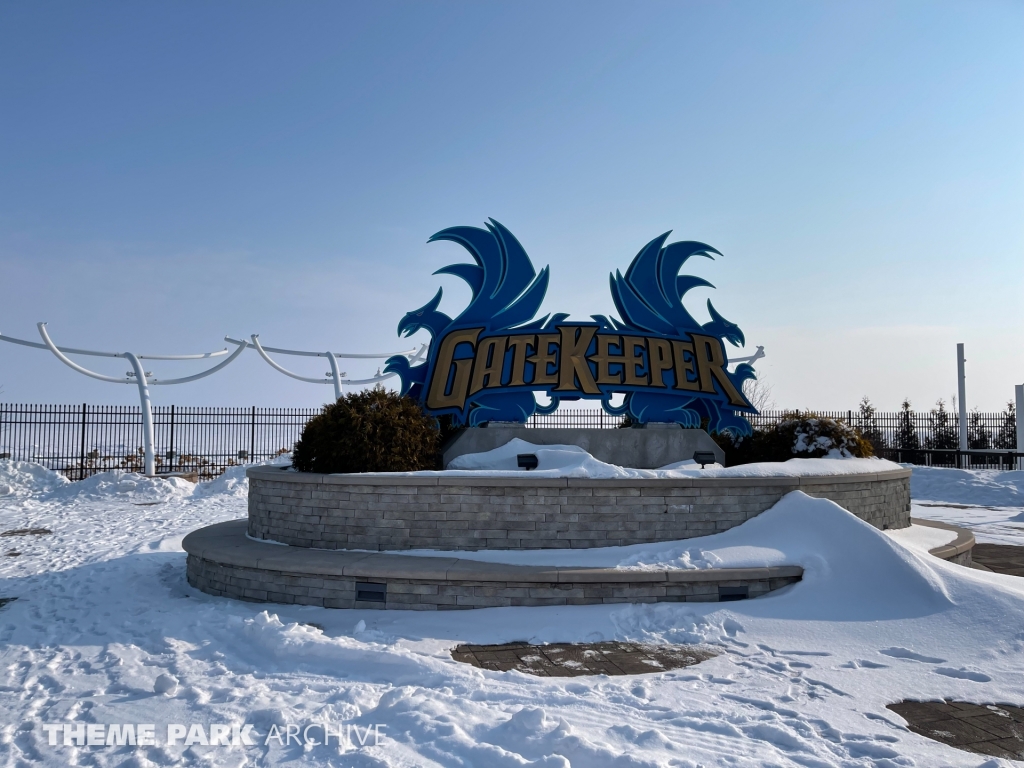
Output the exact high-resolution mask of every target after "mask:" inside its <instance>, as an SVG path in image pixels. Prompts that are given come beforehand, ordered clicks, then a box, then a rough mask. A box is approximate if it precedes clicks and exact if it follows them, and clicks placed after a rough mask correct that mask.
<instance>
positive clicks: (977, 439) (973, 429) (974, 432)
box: [967, 408, 992, 451]
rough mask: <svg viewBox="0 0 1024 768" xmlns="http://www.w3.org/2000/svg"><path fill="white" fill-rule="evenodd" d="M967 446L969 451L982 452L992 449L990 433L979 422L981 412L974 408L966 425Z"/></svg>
mask: <svg viewBox="0 0 1024 768" xmlns="http://www.w3.org/2000/svg"><path fill="white" fill-rule="evenodd" d="M967 445H968V447H969V448H970V449H971V450H974V451H984V450H986V449H987V448H991V447H992V433H991V432H990V431H989V429H988V427H986V426H985V425H984V424H983V423H982V421H981V412H980V411H979V410H978V409H977V408H975V409H974V410H973V411H971V418H970V420H969V422H968V424H967Z"/></svg>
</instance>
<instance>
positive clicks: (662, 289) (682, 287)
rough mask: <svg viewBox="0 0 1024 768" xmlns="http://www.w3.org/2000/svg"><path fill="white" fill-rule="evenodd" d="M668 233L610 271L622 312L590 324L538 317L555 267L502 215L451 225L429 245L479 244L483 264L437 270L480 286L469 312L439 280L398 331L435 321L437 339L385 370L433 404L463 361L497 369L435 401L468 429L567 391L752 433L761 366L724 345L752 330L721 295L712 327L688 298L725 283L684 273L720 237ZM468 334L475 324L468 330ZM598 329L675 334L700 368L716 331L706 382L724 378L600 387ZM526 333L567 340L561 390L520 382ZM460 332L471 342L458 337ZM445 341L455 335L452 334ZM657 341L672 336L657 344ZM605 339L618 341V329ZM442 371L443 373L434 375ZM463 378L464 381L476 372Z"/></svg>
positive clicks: (647, 417) (649, 416)
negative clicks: (745, 392)
mask: <svg viewBox="0 0 1024 768" xmlns="http://www.w3.org/2000/svg"><path fill="white" fill-rule="evenodd" d="M669 234H670V233H668V232H666V233H665V234H663V235H661V236H660V237H657V238H655V239H654V240H652V241H651V242H650V243H648V244H647V245H646V246H644V248H643V249H642V250H641V251H640V253H638V254H637V256H636V258H634V259H633V262H632V263H631V264H630V266H629V269H627V270H626V274H625V276H623V275H622V274H621V273H620V272H616V273H615V274H614V275H611V293H612V300H613V301H614V303H615V308H616V309H617V310H618V313H619V317H620V318H621V319H619V318H614V317H609V316H606V315H593V316H592V317H593V322H588V323H583V324H580V323H574V322H571V321H567V318H568V315H566V314H563V313H556V314H553V315H550V316H544V317H542V318H540V319H534V318H535V316H536V315H537V313H538V311H539V310H540V306H541V303H542V302H543V300H544V296H545V293H546V292H547V287H548V268H547V267H545V268H544V269H542V270H541V271H540V272H539V273H538V272H537V271H536V270H535V269H534V267H533V263H532V262H531V261H530V258H529V256H527V254H526V251H525V250H524V249H523V247H522V245H520V243H519V241H518V240H516V238H515V236H513V234H512V233H511V232H509V231H508V229H506V228H505V227H504V226H502V225H501V224H500V223H498V222H497V221H495V220H494V219H491V220H490V221H489V222H488V223H487V224H486V229H480V228H477V227H451V228H449V229H444V230H441V231H440V232H438V233H437V234H436V235H434V236H433V237H431V238H430V240H429V241H428V242H434V241H435V240H449V241H452V242H455V243H458V244H459V245H461V246H462V247H463V248H465V249H466V251H468V252H469V254H470V256H472V258H473V261H472V263H464V264H451V265H449V266H446V267H443V268H441V269H439V270H437V272H435V273H434V274H446V275H454V276H456V277H458V278H460V279H461V280H463V281H465V283H466V284H467V285H468V286H469V289H470V291H471V292H472V298H471V300H470V302H469V305H468V306H467V307H466V308H465V309H464V310H463V311H462V313H461V314H460V315H459V316H458V317H456V318H454V319H452V318H451V317H449V316H448V315H446V314H444V313H443V312H441V311H439V310H438V306H439V305H440V303H441V297H442V295H443V291H442V290H441V289H438V291H437V293H436V294H435V295H434V298H432V299H431V300H430V301H429V302H427V303H426V304H425V305H424V306H422V307H420V308H419V309H416V310H413V311H412V312H409V313H408V314H406V315H405V317H403V318H402V320H401V322H400V323H399V324H398V333H399V335H401V336H411V335H412V334H414V333H417V332H418V331H421V330H425V331H426V332H427V333H429V334H430V337H431V344H430V352H429V354H428V356H427V360H426V361H425V362H424V363H422V364H420V365H415V366H414V365H412V364H410V362H409V361H408V359H406V358H405V357H402V356H396V357H392V358H389V359H388V361H387V364H386V367H385V370H386V371H388V372H391V373H397V374H398V375H399V377H400V378H401V381H402V390H401V391H402V394H408V395H410V396H412V397H415V398H417V399H419V400H421V401H424V402H429V401H431V398H430V397H428V393H427V391H426V390H427V388H428V387H431V388H432V387H438V388H439V389H443V390H445V391H447V390H448V389H449V388H450V389H451V391H452V392H453V393H454V392H455V381H456V377H457V376H458V375H459V374H458V371H459V370H460V368H461V369H462V370H463V374H464V376H465V375H468V373H467V372H468V371H469V370H470V369H472V370H473V372H474V373H473V375H474V376H475V375H476V374H477V372H478V371H486V372H487V373H486V374H485V373H481V376H483V375H488V376H490V377H491V378H492V379H495V381H493V382H491V381H490V380H488V381H489V383H488V384H487V386H486V387H485V386H484V385H483V383H482V382H483V379H482V378H481V379H480V383H479V385H478V386H475V387H468V388H466V389H460V390H459V391H460V392H464V393H467V394H466V395H465V399H464V400H462V399H458V401H457V403H456V404H452V403H453V402H454V401H450V400H434V401H433V402H434V403H435V404H436V405H437V407H434V408H431V409H430V410H431V412H433V413H436V414H441V413H448V414H450V415H451V416H452V417H453V419H454V421H455V422H456V423H458V424H468V425H469V426H479V425H480V424H484V423H486V422H490V421H514V422H524V421H526V420H527V419H528V418H529V417H530V416H532V415H533V414H534V413H549V412H551V411H553V410H554V409H555V408H557V407H558V404H559V401H560V400H567V399H572V400H575V399H579V398H580V397H599V398H600V399H601V400H602V404H603V405H604V407H605V409H606V410H607V411H609V412H610V413H613V414H622V415H629V416H630V418H631V419H633V420H634V421H636V422H638V423H641V424H643V423H647V422H675V423H678V424H680V425H682V426H684V427H700V426H701V424H702V423H703V422H705V421H706V423H707V425H708V429H709V430H710V431H719V432H726V431H728V432H733V433H736V434H749V433H750V424H749V423H748V422H747V420H746V419H744V418H743V417H742V416H741V415H739V413H742V412H753V410H754V409H753V408H752V407H751V406H750V403H749V402H748V401H747V400H746V398H745V397H743V396H742V394H741V393H742V386H743V382H744V381H745V380H746V379H749V378H753V377H754V369H753V368H752V367H751V366H750V365H747V364H743V365H739V366H737V368H736V370H735V371H733V372H729V371H727V370H726V368H725V366H726V365H727V364H728V362H727V360H726V359H725V357H724V355H725V353H724V344H720V343H719V341H721V342H726V341H727V342H729V343H731V344H733V345H734V346H742V345H743V344H744V343H745V340H744V336H743V332H742V331H741V330H740V328H739V326H737V325H736V324H735V323H731V322H729V321H728V320H726V319H725V318H724V317H722V315H721V314H719V312H718V311H717V310H716V309H715V307H714V305H712V303H711V302H710V301H708V303H707V308H708V313H709V315H710V317H711V320H710V321H709V322H707V323H704V324H701V323H698V322H697V321H696V320H695V319H694V317H693V316H692V315H691V314H690V313H689V312H688V311H687V310H686V307H685V306H684V305H683V298H684V296H685V295H686V293H687V292H688V291H689V290H691V289H693V288H697V287H710V288H713V287H714V286H712V285H711V283H709V282H707V281H706V280H704V279H703V278H700V277H696V276H693V275H681V274H679V273H680V270H681V269H682V268H683V265H684V264H685V263H686V261H687V260H688V259H689V258H690V257H691V256H703V257H706V258H711V259H713V258H714V255H713V254H718V255H721V254H720V253H719V252H718V251H716V250H715V249H714V248H712V247H711V246H710V245H706V244H705V243H699V242H694V241H683V242H678V243H672V244H670V245H665V241H666V240H667V239H668V236H669ZM567 327H568V328H567ZM459 331H465V333H463V334H461V336H459V335H458V334H457V332H459ZM538 331H544V332H545V333H546V334H548V335H547V336H540V337H538V336H535V335H534V334H536V333H537V332H538ZM584 331H585V332H586V333H587V334H588V336H587V338H588V339H589V341H584V342H574V341H572V340H570V339H569V337H568V336H566V335H565V334H567V333H570V332H572V333H582V332H584ZM598 332H600V333H602V334H604V335H605V336H608V335H612V336H615V337H616V338H618V339H620V341H614V342H611V343H612V344H621V343H622V342H621V338H622V336H621V334H626V335H633V334H636V335H638V336H645V337H647V338H648V339H650V340H651V341H650V344H651V345H652V346H651V349H653V348H654V345H655V344H656V343H657V344H661V345H662V347H665V345H666V344H667V343H669V342H671V343H672V344H676V345H677V347H678V349H677V347H673V350H675V351H673V356H674V357H673V359H674V360H675V359H676V358H677V357H678V358H679V359H680V360H682V361H683V362H687V361H686V360H685V358H684V357H682V356H683V355H685V354H686V352H685V351H679V350H685V349H687V348H688V349H689V350H690V351H689V354H690V355H691V358H692V359H691V360H689V361H688V362H687V364H689V365H690V366H691V367H692V366H693V365H694V364H697V360H696V357H694V355H695V354H696V352H695V349H696V347H695V346H694V345H695V344H696V343H697V342H696V339H695V338H694V335H696V336H697V338H701V337H703V342H702V343H705V342H707V343H710V342H711V341H712V339H710V338H709V337H714V339H713V341H714V343H713V345H712V346H713V347H714V350H715V351H714V353H713V354H714V355H715V356H716V363H717V364H716V365H715V366H714V368H715V371H714V373H715V376H714V377H712V376H706V377H705V379H704V380H705V383H706V382H709V381H711V379H713V378H714V379H715V381H717V383H718V387H717V388H716V387H715V386H713V385H709V386H708V387H703V388H701V389H700V391H695V386H694V382H693V381H691V380H689V379H687V381H689V382H690V386H675V385H676V383H677V382H674V381H673V384H672V386H671V387H666V386H665V385H664V383H663V382H662V383H659V384H658V385H657V386H651V385H652V384H653V378H651V379H650V380H649V381H648V385H649V386H636V385H635V382H634V383H632V384H628V385H626V384H623V383H622V382H621V381H620V382H619V383H617V384H616V383H612V384H607V383H602V384H601V385H600V386H598V385H597V384H596V383H595V382H594V377H593V372H594V369H592V368H590V367H589V366H596V365H597V363H596V362H595V360H596V358H595V359H594V360H592V359H591V356H594V355H595V354H596V349H597V340H598V337H597V335H596V334H597V333H598ZM466 333H468V334H469V335H470V336H472V339H466V338H465V337H466ZM452 334H456V335H452ZM503 336H504V337H507V338H504V339H502V338H500V337H503ZM523 336H526V337H528V338H529V339H530V341H529V342H528V344H530V345H534V346H536V345H537V343H538V341H537V340H538V339H540V338H549V339H550V338H560V339H561V342H551V343H552V344H554V343H558V344H559V350H560V351H559V352H558V354H559V358H558V359H559V361H560V362H557V363H554V365H555V367H556V368H557V369H558V380H559V383H558V386H557V387H553V386H552V385H551V384H549V383H547V384H534V383H533V381H532V380H530V379H529V378H528V377H526V378H525V379H524V378H523V377H522V376H523V375H525V374H522V371H521V375H520V378H519V379H518V385H513V384H512V383H511V382H512V380H513V379H515V378H516V376H514V375H512V374H513V369H514V365H515V364H514V363H513V361H512V357H513V356H512V354H511V351H510V350H511V348H509V350H507V351H506V348H505V344H506V342H507V343H509V344H511V343H512V342H511V341H509V340H510V339H515V338H518V339H520V340H522V338H523ZM460 338H461V339H462V340H459V339H460ZM572 338H576V337H575V336H573V337H572ZM579 338H583V336H580V337H579ZM445 339H448V340H450V341H449V342H444V343H443V340H445ZM488 339H491V340H492V342H491V343H492V346H491V348H492V349H494V348H495V347H494V345H500V349H501V350H503V351H502V352H501V353H500V354H501V357H500V358H494V357H492V358H491V361H490V362H488V361H487V359H486V358H487V356H488V352H487V351H486V349H487V347H486V342H487V340H488ZM658 339H662V340H663V341H657V340H658ZM604 341H605V342H607V341H608V340H607V338H605V339H604ZM467 342H468V343H467ZM446 343H447V344H448V351H447V352H446V353H444V354H445V355H446V357H445V358H444V360H443V362H442V363H441V368H443V369H444V370H441V369H437V370H435V368H436V366H437V365H438V356H439V352H438V349H439V347H443V346H445V344H446ZM521 343H524V344H526V343H527V342H521ZM575 343H582V344H583V346H585V347H586V350H585V351H584V350H583V349H582V348H578V349H576V351H575V352H574V353H572V354H570V355H569V357H565V356H564V355H563V353H562V351H561V348H562V346H564V345H565V344H575ZM647 343H648V342H645V344H647ZM588 344H589V346H587V345H588ZM460 345H461V346H460ZM546 347H547V343H545V353H546V352H548V350H547V348H546ZM719 347H721V350H719ZM523 348H525V347H523ZM460 349H461V351H460ZM645 349H646V347H645ZM705 353H706V350H702V354H705ZM477 354H479V355H481V357H480V358H479V359H476V358H475V357H474V356H475V355H477ZM495 354H497V353H495ZM523 354H525V353H523ZM623 354H624V353H623ZM645 354H646V355H647V362H646V363H645V365H646V367H647V369H648V371H650V370H651V368H652V366H653V363H652V361H651V360H650V359H649V358H650V356H651V355H652V354H653V352H652V351H650V350H648V351H646V352H645ZM707 354H710V353H707ZM535 355H540V352H539V350H537V349H535ZM529 359H530V360H536V359H538V358H537V357H531V358H529ZM662 359H663V358H662ZM518 360H519V363H518V365H519V368H520V369H522V368H523V365H524V363H523V362H522V360H523V358H522V357H519V358H518ZM552 360H553V358H552ZM709 360H710V358H708V360H705V361H704V363H708V362H709ZM569 361H574V362H569ZM548 364H549V363H546V362H545V363H543V364H542V363H539V362H538V363H535V364H534V363H531V365H543V366H544V369H545V371H548V372H547V377H546V380H547V381H548V382H550V381H551V379H550V377H551V376H554V375H555V374H552V373H551V372H550V371H549V370H548V369H547V365H548ZM702 364H703V363H702ZM709 364H710V363H709ZM612 365H617V366H619V369H620V370H622V369H624V367H625V365H626V362H625V358H624V357H622V356H621V355H620V356H619V362H618V363H612ZM567 366H576V367H575V368H572V370H570V371H569V372H568V374H567V375H568V379H565V378H564V376H563V374H566V371H567ZM682 367H683V366H679V367H673V368H672V372H670V373H667V375H668V376H669V377H670V378H673V379H674V376H675V375H677V372H678V371H679V370H681V369H682ZM662 368H664V366H662ZM534 370H535V373H534V379H535V380H536V379H539V378H540V376H539V374H537V373H536V370H537V369H534ZM574 372H575V373H574ZM682 375H683V376H685V375H686V374H685V373H683V374H682ZM435 376H441V377H444V379H443V381H441V380H440V379H439V380H438V381H434V377H435ZM574 376H576V377H578V380H579V381H580V383H579V390H576V389H574V388H573V386H575V385H572V386H566V381H568V382H569V383H570V384H571V383H572V382H573V381H576V380H577V379H574V378H573V377H574ZM652 376H653V374H652ZM716 377H717V378H716ZM584 378H586V379H588V383H589V387H587V386H585V385H584V383H583V381H582V379H584ZM619 378H620V379H622V374H619ZM627 378H628V377H627ZM605 381H606V380H605ZM659 381H660V380H659ZM462 382H463V384H464V383H465V378H463V379H462ZM505 382H508V383H505ZM702 386H703V385H702ZM659 387H660V388H659ZM474 389H475V390H476V391H475V392H474ZM534 390H546V391H547V392H548V394H549V396H550V397H551V402H550V404H549V405H547V406H544V407H540V406H538V404H537V400H536V398H535V396H534ZM583 390H585V391H583ZM431 391H434V390H433V389H432V390H431ZM615 392H625V393H626V396H625V401H624V402H623V404H622V405H621V406H619V407H617V408H616V407H613V406H612V405H611V402H610V399H611V397H612V394H613V393H615ZM730 392H731V393H732V394H731V395H730ZM442 394H443V393H442ZM431 397H432V396H431ZM444 397H445V398H447V397H449V396H448V395H444ZM737 412H739V413H737Z"/></svg>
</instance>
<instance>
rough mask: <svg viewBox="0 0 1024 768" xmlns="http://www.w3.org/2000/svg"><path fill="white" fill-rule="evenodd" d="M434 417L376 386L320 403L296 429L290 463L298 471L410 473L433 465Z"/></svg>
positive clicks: (435, 443)
mask: <svg viewBox="0 0 1024 768" xmlns="http://www.w3.org/2000/svg"><path fill="white" fill-rule="evenodd" d="M439 436H440V433H439V430H438V424H437V420H436V419H434V418H433V417H432V416H428V415H427V414H425V413H424V412H423V409H422V408H421V407H420V405H419V403H418V402H416V401H415V400H413V399H412V398H409V397H401V396H399V395H398V394H396V393H394V392H390V391H388V390H386V389H384V388H383V387H381V386H379V385H378V386H377V387H374V388H373V389H368V390H364V391H363V392H354V393H352V394H349V395H345V396H344V397H342V398H341V399H340V400H338V401H337V402H336V403H332V404H331V405H328V406H325V407H324V410H323V412H322V413H320V414H319V415H317V416H314V417H313V418H312V419H310V420H309V422H308V423H307V424H306V426H305V428H304V429H303V430H302V437H300V438H299V441H298V442H297V443H296V444H295V453H294V454H293V455H292V465H293V466H294V467H295V468H296V469H298V470H299V471H300V472H322V473H325V474H330V473H334V472H412V471H416V470H420V469H435V468H437V466H438V462H439V459H438V445H439V443H438V439H439Z"/></svg>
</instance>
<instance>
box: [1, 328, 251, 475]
mask: <svg viewBox="0 0 1024 768" xmlns="http://www.w3.org/2000/svg"><path fill="white" fill-rule="evenodd" d="M36 328H38V329H39V335H40V337H41V338H42V340H43V343H42V344H40V343H38V342H34V341H26V340H24V339H15V338H14V337H12V336H4V335H3V334H0V341H7V342H10V343H11V344H19V345H21V346H23V347H32V348H34V349H48V350H49V351H50V352H52V353H53V355H54V356H55V357H56V358H57V359H58V360H60V361H61V362H62V363H64V365H66V366H68V367H69V368H71V369H72V370H74V371H77V372H78V373H81V374H82V375H83V376H88V377H90V378H93V379H97V380H99V381H106V382H110V383H112V384H135V385H136V386H137V387H138V389H139V405H140V408H141V411H142V452H143V457H144V462H145V472H146V474H147V475H155V474H156V454H155V452H154V447H153V403H152V400H151V398H150V394H149V385H150V384H153V385H163V386H168V385H171V384H186V383H188V382H190V381H197V380H198V379H202V378H205V377H206V376H209V375H211V374H213V373H216V372H217V371H219V370H221V369H222V368H225V367H226V366H228V365H230V364H231V363H232V362H234V361H235V360H236V359H237V358H238V356H239V355H240V354H242V352H244V351H245V347H244V346H239V347H238V348H237V349H235V351H234V352H232V353H231V354H230V355H229V354H228V350H227V349H222V350H218V351H217V352H202V353H200V354H197V355H136V354H135V353H133V352H101V351H99V350H95V349H75V348H73V347H58V346H57V345H56V344H54V343H53V339H51V338H50V334H49V333H48V332H47V330H46V323H36ZM69 354H71V355H89V356H92V357H117V358H123V359H125V360H127V361H128V363H129V364H130V365H131V367H132V370H131V371H129V372H128V373H127V374H126V375H125V377H124V378H120V377H117V376H107V375H106V374H102V373H96V371H91V370H89V369H88V368H86V367H84V366H81V365H79V364H78V363H76V362H75V361H74V360H72V359H70V358H69V357H68V355H69ZM225 355H227V357H225V358H224V360H222V361H221V362H219V363H217V365H214V366H212V367H210V368H207V369H206V370H205V371H201V372H200V373H196V374H193V375H192V376H183V377H180V378H177V379H158V378H155V377H154V376H153V374H151V373H149V372H147V371H146V370H145V369H144V368H143V366H142V363H141V362H140V361H142V360H207V359H213V358H217V357H224V356H225Z"/></svg>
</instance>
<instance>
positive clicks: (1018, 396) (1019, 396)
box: [1013, 384, 1024, 466]
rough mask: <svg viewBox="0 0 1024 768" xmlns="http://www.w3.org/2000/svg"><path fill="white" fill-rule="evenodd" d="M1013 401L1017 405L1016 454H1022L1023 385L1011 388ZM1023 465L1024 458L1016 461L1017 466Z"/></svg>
mask: <svg viewBox="0 0 1024 768" xmlns="http://www.w3.org/2000/svg"><path fill="white" fill-rule="evenodd" d="M1013 390H1014V391H1013V393H1014V395H1015V397H1014V399H1015V400H1016V401H1017V405H1016V408H1015V411H1014V418H1015V419H1016V420H1017V452H1018V453H1024V384H1018V385H1017V386H1015V387H1014V388H1013ZM1022 464H1024V457H1021V458H1018V459H1017V466H1021V465H1022Z"/></svg>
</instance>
